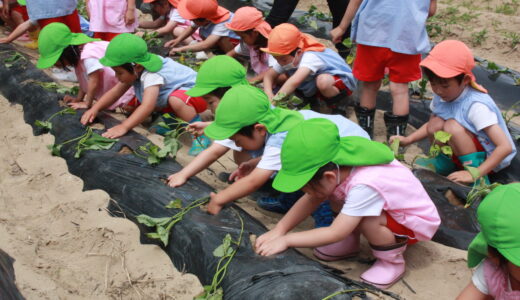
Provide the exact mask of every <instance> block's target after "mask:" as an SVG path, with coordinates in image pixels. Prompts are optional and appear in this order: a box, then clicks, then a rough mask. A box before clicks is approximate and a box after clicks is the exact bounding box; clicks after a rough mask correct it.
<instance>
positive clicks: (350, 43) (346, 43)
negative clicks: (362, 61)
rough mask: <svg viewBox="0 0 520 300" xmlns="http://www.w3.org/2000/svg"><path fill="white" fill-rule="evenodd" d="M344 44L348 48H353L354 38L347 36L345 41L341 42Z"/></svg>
mask: <svg viewBox="0 0 520 300" xmlns="http://www.w3.org/2000/svg"><path fill="white" fill-rule="evenodd" d="M341 43H342V44H343V46H345V47H347V48H352V46H353V43H352V40H351V39H350V38H346V39H344V40H343V42H341Z"/></svg>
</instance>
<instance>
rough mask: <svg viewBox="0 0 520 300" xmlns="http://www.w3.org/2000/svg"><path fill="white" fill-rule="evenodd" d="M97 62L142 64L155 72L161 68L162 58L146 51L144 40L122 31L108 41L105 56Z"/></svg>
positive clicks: (103, 63)
mask: <svg viewBox="0 0 520 300" xmlns="http://www.w3.org/2000/svg"><path fill="white" fill-rule="evenodd" d="M99 62H100V63H101V64H102V65H104V66H107V67H117V66H121V65H124V64H126V63H135V64H140V65H142V66H143V67H144V68H145V69H146V70H147V71H149V72H157V71H159V70H160V69H161V68H162V64H163V63H162V60H161V58H160V57H159V56H158V55H155V54H153V53H150V52H148V46H147V45H146V42H145V41H144V40H143V39H142V38H140V37H138V36H136V35H133V34H130V33H122V34H120V35H118V36H116V37H115V38H113V39H112V41H110V44H108V47H107V50H106V52H105V56H104V57H103V58H101V59H100V60H99Z"/></svg>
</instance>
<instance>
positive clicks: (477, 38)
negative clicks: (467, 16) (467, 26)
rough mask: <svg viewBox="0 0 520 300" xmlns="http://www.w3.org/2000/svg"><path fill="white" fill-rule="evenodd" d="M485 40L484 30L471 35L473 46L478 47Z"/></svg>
mask: <svg viewBox="0 0 520 300" xmlns="http://www.w3.org/2000/svg"><path fill="white" fill-rule="evenodd" d="M486 39H487V30H486V29H485V28H484V29H482V30H481V31H479V32H474V33H472V34H471V43H472V44H473V46H480V45H482V43H483V42H484V41H486Z"/></svg>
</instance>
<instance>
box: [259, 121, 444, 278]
mask: <svg viewBox="0 0 520 300" xmlns="http://www.w3.org/2000/svg"><path fill="white" fill-rule="evenodd" d="M281 162H282V169H281V170H280V171H279V172H278V174H277V175H276V177H275V179H274V182H273V187H274V188H275V189H277V190H280V191H282V192H286V193H290V192H293V191H296V190H298V189H302V190H303V191H304V192H305V195H304V196H303V197H302V198H300V199H299V200H298V201H297V202H296V203H295V204H294V206H293V207H292V208H291V210H289V212H288V213H287V214H286V215H285V216H284V217H283V218H282V219H281V220H280V222H278V224H277V225H276V227H275V228H274V229H272V230H271V231H269V232H267V233H266V234H264V235H262V236H260V237H259V238H258V240H257V241H256V252H257V253H259V254H261V255H273V254H277V253H280V252H282V251H285V250H286V249H287V248H288V247H294V248H298V247H317V248H315V249H314V254H315V255H316V256H317V257H318V258H320V259H323V260H328V261H333V260H338V259H342V258H345V257H349V256H353V255H355V254H357V252H359V234H360V233H361V234H363V235H364V236H365V238H366V239H367V240H368V242H369V244H370V247H371V248H372V253H373V255H374V256H375V257H376V259H377V260H376V262H375V263H374V265H373V266H372V267H371V268H370V269H368V270H367V271H365V272H364V273H363V274H361V279H362V280H363V281H365V282H367V283H370V284H373V285H375V286H377V287H380V288H388V287H389V286H391V285H392V284H394V283H395V282H396V281H397V280H398V279H399V278H401V277H402V276H403V274H404V271H405V261H404V257H403V253H404V251H405V250H406V247H407V245H411V244H414V243H416V242H417V241H425V240H430V239H431V237H432V236H433V235H434V234H435V232H436V231H437V228H438V226H439V224H440V218H439V215H438V213H437V209H436V208H435V205H434V204H433V202H432V200H431V199H430V197H429V196H428V194H427V193H426V191H425V190H424V188H423V186H422V185H421V182H420V181H419V180H417V178H415V176H414V175H413V174H412V172H411V171H410V170H409V169H408V168H406V167H405V166H403V165H402V164H401V163H399V162H398V161H396V160H394V157H393V155H392V151H390V149H389V148H388V147H387V146H385V145H384V144H381V143H378V142H373V141H370V140H368V139H364V138H359V137H353V136H351V137H340V135H339V132H338V128H337V127H336V126H335V125H334V124H333V123H332V122H330V121H328V120H324V119H312V120H306V121H304V122H302V123H300V124H298V125H297V126H295V127H294V128H292V129H291V130H289V132H288V133H287V138H286V139H285V141H284V143H283V146H282V153H281ZM326 199H329V200H330V203H331V207H332V209H333V210H335V211H337V212H338V213H339V214H338V216H337V217H336V218H335V219H334V221H333V222H332V224H331V225H330V226H329V227H323V228H317V229H312V230H308V231H303V232H292V233H288V232H289V231H290V230H292V229H293V228H294V227H295V226H296V225H298V224H299V223H301V222H302V221H303V220H304V219H305V218H307V217H308V216H309V214H310V213H311V212H312V211H313V210H314V209H315V208H316V207H317V206H318V205H320V203H322V202H323V201H325V200H326Z"/></svg>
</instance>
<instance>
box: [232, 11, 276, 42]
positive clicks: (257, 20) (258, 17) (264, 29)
mask: <svg viewBox="0 0 520 300" xmlns="http://www.w3.org/2000/svg"><path fill="white" fill-rule="evenodd" d="M226 27H227V28H228V29H230V30H233V31H247V30H251V29H254V30H256V31H258V32H259V33H260V34H261V35H263V36H264V37H265V38H269V33H270V32H271V25H269V23H267V22H266V21H264V16H263V15H262V12H261V11H259V10H258V9H256V8H255V7H252V6H244V7H241V8H239V9H237V10H236V11H235V15H234V16H233V19H232V20H231V22H229V23H227V24H226Z"/></svg>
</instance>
